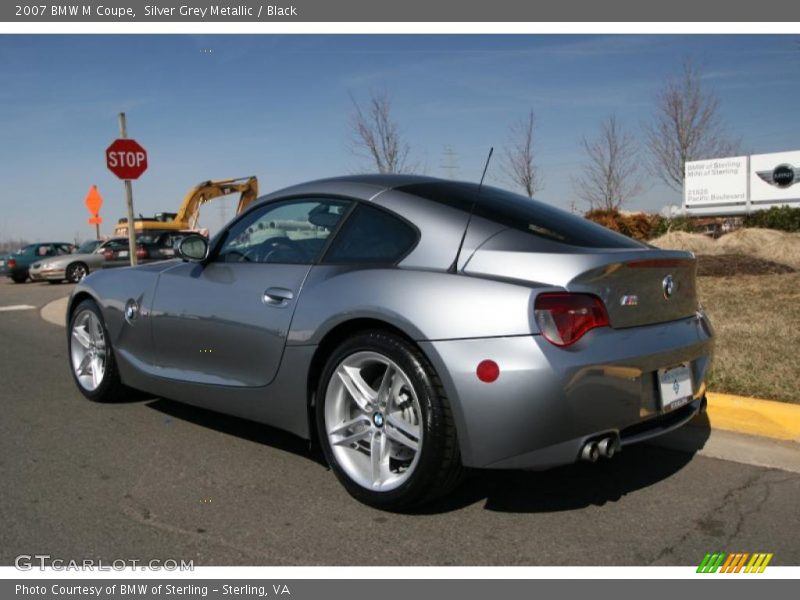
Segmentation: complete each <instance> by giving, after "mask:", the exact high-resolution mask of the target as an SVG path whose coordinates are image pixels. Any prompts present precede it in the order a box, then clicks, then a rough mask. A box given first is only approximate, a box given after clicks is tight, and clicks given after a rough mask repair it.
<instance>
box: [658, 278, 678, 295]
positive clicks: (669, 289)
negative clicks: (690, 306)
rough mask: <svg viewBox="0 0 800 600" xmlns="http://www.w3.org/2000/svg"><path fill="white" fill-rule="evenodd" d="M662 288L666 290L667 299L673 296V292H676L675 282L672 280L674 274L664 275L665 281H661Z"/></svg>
mask: <svg viewBox="0 0 800 600" xmlns="http://www.w3.org/2000/svg"><path fill="white" fill-rule="evenodd" d="M661 288H662V289H663V290H664V298H666V299H667V300H669V299H670V298H672V294H674V293H675V282H674V281H673V280H672V275H667V276H666V277H664V281H662V282H661Z"/></svg>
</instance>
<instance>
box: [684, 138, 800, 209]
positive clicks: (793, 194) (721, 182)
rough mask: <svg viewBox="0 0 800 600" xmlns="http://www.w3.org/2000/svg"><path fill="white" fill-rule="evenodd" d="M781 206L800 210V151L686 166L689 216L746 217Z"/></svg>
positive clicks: (685, 206) (686, 206)
mask: <svg viewBox="0 0 800 600" xmlns="http://www.w3.org/2000/svg"><path fill="white" fill-rule="evenodd" d="M782 205H797V206H800V151H794V152H775V153H772V154H754V155H752V156H733V157H729V158H715V159H710V160H698V161H692V162H687V163H686V171H685V179H684V187H683V208H684V210H685V212H686V213H688V214H695V215H713V214H720V215H723V214H726V215H733V214H746V213H749V212H751V211H754V210H760V209H764V208H770V207H772V206H782Z"/></svg>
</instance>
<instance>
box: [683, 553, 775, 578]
mask: <svg viewBox="0 0 800 600" xmlns="http://www.w3.org/2000/svg"><path fill="white" fill-rule="evenodd" d="M772 556H773V555H772V553H769V554H767V553H764V552H757V553H755V554H750V553H748V552H732V553H730V554H726V553H725V552H714V553H713V554H711V553H709V554H706V555H705V557H704V558H703V561H702V562H701V563H700V566H698V567H697V572H698V573H717V572H719V573H763V572H764V569H766V568H767V565H768V564H769V561H771V560H772ZM748 559H749V560H748Z"/></svg>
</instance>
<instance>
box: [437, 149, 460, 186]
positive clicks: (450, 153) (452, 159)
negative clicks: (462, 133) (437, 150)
mask: <svg viewBox="0 0 800 600" xmlns="http://www.w3.org/2000/svg"><path fill="white" fill-rule="evenodd" d="M439 166H440V167H441V169H442V171H444V172H445V173H446V175H447V178H448V179H455V178H456V173H458V156H457V155H456V152H455V150H453V147H452V146H451V145H450V144H446V145H445V147H444V150H443V151H442V164H441V165H439Z"/></svg>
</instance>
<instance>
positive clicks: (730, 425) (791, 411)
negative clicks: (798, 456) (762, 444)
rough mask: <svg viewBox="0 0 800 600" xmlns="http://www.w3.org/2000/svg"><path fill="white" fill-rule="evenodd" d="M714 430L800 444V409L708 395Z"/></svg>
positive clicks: (726, 395) (721, 395)
mask: <svg viewBox="0 0 800 600" xmlns="http://www.w3.org/2000/svg"><path fill="white" fill-rule="evenodd" d="M706 397H707V398H708V413H707V414H708V420H709V421H710V423H711V427H713V428H715V429H725V430H728V431H737V432H739V433H749V434H750V435H761V436H765V437H770V438H776V439H779V440H790V441H793V442H800V405H798V404H789V403H786V402H774V401H772V400H760V399H758V398H745V397H744V396H733V395H731V394H719V393H716V392H708V393H707V394H706Z"/></svg>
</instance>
